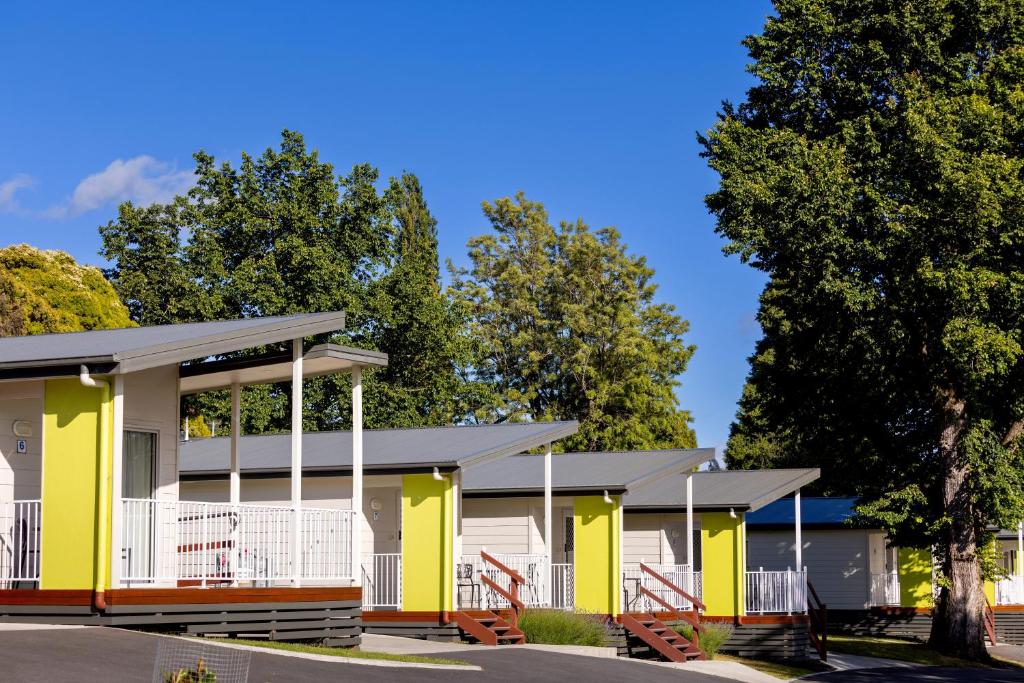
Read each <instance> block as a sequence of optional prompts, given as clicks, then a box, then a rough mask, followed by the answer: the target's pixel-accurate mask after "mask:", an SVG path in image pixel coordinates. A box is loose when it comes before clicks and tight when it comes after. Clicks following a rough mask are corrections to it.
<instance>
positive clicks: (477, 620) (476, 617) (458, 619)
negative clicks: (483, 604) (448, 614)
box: [455, 610, 526, 645]
mask: <svg viewBox="0 0 1024 683" xmlns="http://www.w3.org/2000/svg"><path fill="white" fill-rule="evenodd" d="M455 623H456V625H458V627H459V629H461V630H462V633H463V634H464V635H466V636H469V637H471V638H472V639H474V640H476V641H477V642H478V643H480V644H482V645H522V644H523V643H525V642H526V636H525V635H524V634H523V632H522V631H520V630H519V628H518V627H517V626H516V625H515V624H512V623H510V622H509V621H508V620H507V619H504V618H502V617H501V616H499V615H498V614H497V613H495V612H492V611H490V610H475V611H462V612H456V613H455Z"/></svg>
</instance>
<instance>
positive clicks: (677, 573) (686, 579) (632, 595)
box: [622, 562, 704, 612]
mask: <svg viewBox="0 0 1024 683" xmlns="http://www.w3.org/2000/svg"><path fill="white" fill-rule="evenodd" d="M644 564H646V565H647V566H648V567H650V568H651V570H653V571H655V572H657V573H658V574H660V575H661V576H663V577H665V579H666V580H667V581H669V582H670V583H672V584H674V585H676V586H679V587H680V588H682V589H683V591H685V592H686V593H688V594H690V595H692V596H693V597H695V598H697V599H698V600H701V599H702V598H703V593H704V585H703V584H704V580H703V575H702V573H701V572H692V571H690V565H688V564H651V563H647V562H645V563H644ZM641 587H643V588H646V589H647V590H649V591H650V592H652V593H654V594H655V595H657V596H658V597H659V598H661V599H662V600H664V601H665V602H667V603H668V604H670V605H672V606H673V607H675V608H676V609H680V610H690V609H693V603H691V602H690V601H689V600H687V599H686V598H684V597H682V596H681V595H679V594H678V593H676V592H675V591H674V590H672V589H671V588H669V587H668V586H666V585H665V584H663V583H662V582H661V581H658V579H657V578H655V577H653V576H651V575H650V574H648V573H647V572H643V571H641V569H640V565H639V564H627V565H626V566H625V567H623V570H622V603H623V604H622V609H623V611H629V612H637V611H650V610H656V611H657V610H661V609H664V607H663V606H662V605H660V604H658V602H657V601H655V600H652V599H651V598H649V597H647V596H646V595H644V594H643V593H642V592H641V590H640V588H641Z"/></svg>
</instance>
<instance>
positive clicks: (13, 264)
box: [0, 244, 133, 336]
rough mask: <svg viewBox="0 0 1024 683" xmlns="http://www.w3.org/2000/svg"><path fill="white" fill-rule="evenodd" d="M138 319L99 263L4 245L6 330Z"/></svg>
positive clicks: (0, 295)
mask: <svg viewBox="0 0 1024 683" xmlns="http://www.w3.org/2000/svg"><path fill="white" fill-rule="evenodd" d="M132 325H133V323H132V321H131V319H130V318H129V317H128V311H127V310H126V309H125V307H124V305H122V304H121V301H120V300H119V299H118V296H117V293H116V292H115V291H114V288H113V287H111V286H110V283H109V282H107V280H106V279H105V278H104V277H103V273H102V271H100V270H99V269H98V268H94V267H92V266H82V265H79V264H77V263H75V260H74V259H73V258H71V256H69V255H68V254H66V253H64V252H62V251H43V250H41V249H36V248H34V247H30V246H28V245H27V244H19V245H12V246H9V247H6V248H4V249H0V336H5V335H16V334H45V333H51V332H81V331H85V330H102V329H108V328H116V327H131V326H132Z"/></svg>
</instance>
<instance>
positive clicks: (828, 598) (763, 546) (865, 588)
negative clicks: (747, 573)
mask: <svg viewBox="0 0 1024 683" xmlns="http://www.w3.org/2000/svg"><path fill="white" fill-rule="evenodd" d="M803 545H804V548H803V561H804V566H806V567H807V572H808V578H809V579H810V581H811V583H813V584H814V588H815V590H817V591H818V595H819V596H821V599H822V600H823V601H824V602H825V603H826V604H827V605H828V606H829V608H835V609H865V608H866V607H867V606H868V600H869V588H870V575H869V572H868V532H866V531H860V530H855V529H850V530H836V531H804V533H803ZM794 550H795V548H794V537H793V532H792V531H758V530H757V529H747V568H748V569H750V570H756V569H757V568H758V567H764V568H765V569H766V570H779V569H786V568H795V566H794V565H795V558H794Z"/></svg>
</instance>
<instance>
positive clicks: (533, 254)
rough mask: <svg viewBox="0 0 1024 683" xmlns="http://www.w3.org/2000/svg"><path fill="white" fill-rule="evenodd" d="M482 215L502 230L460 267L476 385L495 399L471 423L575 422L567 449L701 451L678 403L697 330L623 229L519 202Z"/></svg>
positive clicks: (456, 274) (455, 286)
mask: <svg viewBox="0 0 1024 683" xmlns="http://www.w3.org/2000/svg"><path fill="white" fill-rule="evenodd" d="M483 209H484V214H485V215H486V216H487V218H488V220H489V221H490V223H491V227H492V228H493V232H492V233H488V234H485V235H481V236H479V237H475V238H473V239H471V240H470V241H469V257H470V260H471V262H472V266H471V267H470V268H468V269H455V268H451V270H452V280H453V282H452V287H451V291H452V293H453V296H454V297H455V300H456V303H457V304H458V305H460V306H463V307H465V309H466V311H467V315H468V316H469V317H470V319H471V320H472V337H473V338H474V340H476V342H477V343H478V344H479V346H478V348H477V349H476V351H477V352H478V353H479V356H478V357H477V361H476V362H475V364H474V366H473V368H474V370H475V373H476V374H475V377H476V378H477V379H479V380H480V381H481V382H482V383H483V384H484V385H485V386H486V387H489V388H490V389H491V390H492V393H491V394H490V395H487V396H484V397H481V398H482V401H481V402H480V403H478V404H477V405H476V410H475V414H474V416H473V417H474V418H475V419H478V420H482V421H517V420H526V419H532V420H556V419H558V420H561V419H577V420H579V421H580V431H579V433H578V434H576V435H575V436H574V437H571V438H569V439H565V440H563V441H562V442H560V444H559V446H560V447H562V448H565V449H567V450H598V449H601V450H631V449H643V448H680V447H692V446H694V445H695V441H696V438H695V436H694V433H693V430H692V429H691V428H690V424H689V423H690V421H691V418H690V414H689V412H687V411H685V410H680V409H679V407H678V401H677V398H676V395H675V389H676V388H677V387H678V386H679V381H678V379H677V376H678V375H680V374H681V373H682V372H683V371H684V370H685V369H686V364H687V362H688V361H689V359H690V357H691V356H692V355H693V352H694V347H693V346H688V345H686V344H685V343H684V342H683V335H684V334H685V333H686V332H687V330H688V328H689V324H688V323H687V322H686V321H684V320H682V319H681V318H680V317H679V316H678V315H676V314H675V312H674V308H673V307H672V306H670V305H668V304H657V303H654V295H655V291H656V286H655V285H654V283H653V282H652V280H653V277H654V271H653V270H652V269H651V268H650V267H649V266H648V265H647V263H646V261H645V260H644V259H643V258H642V257H639V256H634V255H632V254H629V253H628V252H627V249H626V245H625V244H623V243H622V241H621V240H620V236H619V233H618V232H617V231H616V230H615V229H614V228H602V229H600V230H597V231H591V230H590V229H589V228H588V227H587V226H586V225H585V224H584V223H583V222H582V221H576V222H574V223H565V222H563V223H562V224H561V225H560V227H559V228H558V229H556V228H554V227H553V226H552V225H551V224H550V222H549V220H548V215H547V212H546V211H545V210H544V207H543V205H542V204H540V203H538V202H533V201H529V200H528V199H526V197H525V196H523V194H521V193H520V194H518V195H517V196H516V197H515V199H512V198H504V199H499V200H497V201H496V202H495V203H494V204H490V203H484V205H483Z"/></svg>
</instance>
